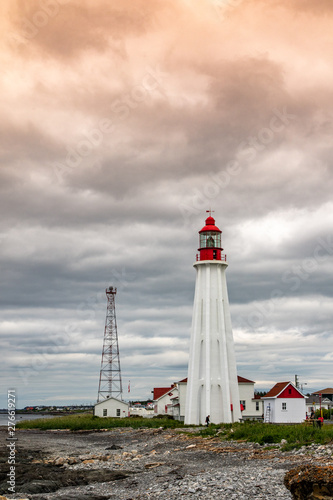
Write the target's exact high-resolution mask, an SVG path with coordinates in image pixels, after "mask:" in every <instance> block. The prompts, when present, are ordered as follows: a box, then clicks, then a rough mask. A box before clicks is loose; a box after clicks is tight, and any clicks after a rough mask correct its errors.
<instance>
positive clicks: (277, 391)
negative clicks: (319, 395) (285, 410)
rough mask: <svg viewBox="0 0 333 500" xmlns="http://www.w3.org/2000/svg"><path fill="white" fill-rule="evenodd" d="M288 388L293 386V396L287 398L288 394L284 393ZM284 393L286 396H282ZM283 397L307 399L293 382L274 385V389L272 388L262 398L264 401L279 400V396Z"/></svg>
mask: <svg viewBox="0 0 333 500" xmlns="http://www.w3.org/2000/svg"><path fill="white" fill-rule="evenodd" d="M288 386H291V388H292V394H291V395H289V394H288V396H287V394H286V393H284V391H285V390H286V389H287V387H288ZM282 392H283V393H284V394H281V393H282ZM280 395H281V396H282V397H289V398H290V397H298V398H299V397H303V398H305V396H304V394H302V393H301V391H299V390H298V389H297V388H296V387H295V386H294V385H293V384H292V383H291V382H278V383H277V384H275V385H274V387H272V389H271V390H270V391H269V392H268V393H267V394H266V395H265V396H262V399H266V398H277V397H279V396H280Z"/></svg>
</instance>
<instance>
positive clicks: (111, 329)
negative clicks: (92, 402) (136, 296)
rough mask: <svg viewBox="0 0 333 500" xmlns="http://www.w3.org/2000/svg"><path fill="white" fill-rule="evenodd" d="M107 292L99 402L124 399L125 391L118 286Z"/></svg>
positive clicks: (110, 288) (111, 287) (108, 289)
mask: <svg viewBox="0 0 333 500" xmlns="http://www.w3.org/2000/svg"><path fill="white" fill-rule="evenodd" d="M105 292H106V297H107V301H108V303H107V307H106V320H105V330H104V342H103V352H102V363H101V371H100V376H99V386H98V396H97V402H98V403H99V402H100V401H103V400H104V399H107V398H110V397H114V398H118V399H122V392H123V390H122V383H121V371H120V360H119V346H118V333H117V321H116V306H115V298H116V293H117V288H115V287H113V286H110V287H109V288H107V289H106V290H105Z"/></svg>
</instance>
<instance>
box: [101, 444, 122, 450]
mask: <svg viewBox="0 0 333 500" xmlns="http://www.w3.org/2000/svg"><path fill="white" fill-rule="evenodd" d="M105 449H106V450H122V449H123V448H122V446H118V445H117V444H113V445H111V446H108V447H107V448H105Z"/></svg>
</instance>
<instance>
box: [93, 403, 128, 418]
mask: <svg viewBox="0 0 333 500" xmlns="http://www.w3.org/2000/svg"><path fill="white" fill-rule="evenodd" d="M128 410H129V405H128V403H125V401H121V400H120V399H117V398H107V399H104V400H103V401H100V402H99V403H96V404H95V406H94V415H95V416H96V417H118V418H124V417H128Z"/></svg>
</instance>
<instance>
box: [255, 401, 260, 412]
mask: <svg viewBox="0 0 333 500" xmlns="http://www.w3.org/2000/svg"><path fill="white" fill-rule="evenodd" d="M259 409H260V406H259V401H256V411H259Z"/></svg>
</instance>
